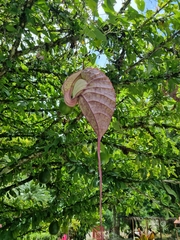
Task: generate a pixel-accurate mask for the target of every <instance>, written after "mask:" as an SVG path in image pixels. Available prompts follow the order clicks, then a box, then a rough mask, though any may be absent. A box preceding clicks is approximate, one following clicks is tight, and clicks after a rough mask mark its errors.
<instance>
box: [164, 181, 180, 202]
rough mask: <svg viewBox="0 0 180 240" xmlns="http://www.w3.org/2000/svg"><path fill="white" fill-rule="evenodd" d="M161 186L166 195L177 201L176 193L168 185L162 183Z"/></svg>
mask: <svg viewBox="0 0 180 240" xmlns="http://www.w3.org/2000/svg"><path fill="white" fill-rule="evenodd" d="M163 186H164V188H165V190H166V191H167V193H168V194H170V195H173V196H174V197H175V198H176V199H178V196H177V194H176V192H175V191H174V190H173V189H172V188H171V187H170V186H169V185H168V184H166V183H163Z"/></svg>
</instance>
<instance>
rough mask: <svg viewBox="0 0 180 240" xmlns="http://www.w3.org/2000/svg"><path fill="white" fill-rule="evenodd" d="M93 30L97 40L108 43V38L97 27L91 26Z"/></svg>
mask: <svg viewBox="0 0 180 240" xmlns="http://www.w3.org/2000/svg"><path fill="white" fill-rule="evenodd" d="M91 28H92V31H93V33H94V34H95V36H96V38H97V39H99V40H102V41H106V36H105V35H104V34H103V33H102V32H101V31H100V30H99V29H98V28H96V27H95V26H91Z"/></svg>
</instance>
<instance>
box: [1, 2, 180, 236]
mask: <svg viewBox="0 0 180 240" xmlns="http://www.w3.org/2000/svg"><path fill="white" fill-rule="evenodd" d="M59 2H60V1H58V0H54V1H51V0H36V1H35V0H25V1H24V0H19V1H13V0H3V1H2V3H1V4H0V45H1V47H0V223H1V224H2V225H3V228H1V229H0V235H1V236H2V238H3V239H4V240H6V239H13V238H14V239H17V238H18V237H19V239H22V237H23V236H26V235H28V234H31V233H32V232H38V231H39V232H44V231H47V232H48V228H49V225H50V223H51V222H52V221H58V223H59V226H60V231H61V233H63V232H67V228H68V225H69V223H70V222H71V219H72V218H75V219H77V220H79V221H80V223H81V228H82V229H88V228H89V227H92V226H94V225H96V224H98V221H99V216H98V207H99V178H98V163H97V154H96V136H95V134H94V132H93V130H92V129H91V127H90V126H89V124H88V123H87V121H86V120H85V118H84V117H83V116H82V114H81V112H80V109H79V107H78V106H77V107H75V108H73V109H69V108H66V106H65V105H64V102H63V95H62V91H61V86H62V83H63V82H64V81H65V79H66V77H67V76H69V75H70V74H71V73H73V72H76V71H77V70H79V69H82V68H86V67H88V66H91V67H99V68H100V69H101V70H102V71H104V72H105V74H106V75H107V76H108V77H109V78H110V80H111V81H112V83H113V85H114V88H115V91H116V110H115V113H114V116H113V118H112V122H111V125H110V127H109V129H108V131H107V133H106V134H105V135H104V137H103V139H102V145H101V150H102V170H103V208H104V211H105V210H106V209H111V208H112V207H114V208H115V209H116V211H117V213H119V214H122V215H126V216H128V215H129V214H134V215H139V216H162V217H167V218H168V217H169V216H175V217H176V216H178V215H179V214H180V208H179V204H180V177H179V175H180V153H179V149H180V135H179V133H180V122H179V120H180V95H179V93H180V90H179V86H180V64H179V63H180V47H179V46H180V30H179V22H180V4H179V1H178V0H177V1H171V0H166V1H164V0H159V1H158V5H157V8H156V9H154V10H150V9H147V8H146V6H145V3H144V1H143V0H141V1H140V0H136V1H135V2H136V3H137V8H138V10H136V9H134V8H133V7H132V5H131V1H130V0H126V1H124V4H123V5H122V6H121V8H120V9H119V10H118V11H115V10H114V8H113V6H114V4H115V0H104V1H101V3H100V2H99V3H98V1H97V0H84V1H80V0H73V1H72V0H64V1H61V2H62V3H61V4H60V3H59ZM100 5H102V8H103V9H104V11H105V13H106V18H104V15H100V14H99V11H98V9H99V8H100ZM99 58H100V59H101V60H100V59H99ZM98 63H99V65H98ZM82 232H83V235H84V230H83V231H82Z"/></svg>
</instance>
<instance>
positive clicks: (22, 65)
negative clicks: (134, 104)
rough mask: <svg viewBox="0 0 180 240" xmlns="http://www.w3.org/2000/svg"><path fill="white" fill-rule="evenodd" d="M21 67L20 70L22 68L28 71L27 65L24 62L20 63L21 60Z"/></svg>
mask: <svg viewBox="0 0 180 240" xmlns="http://www.w3.org/2000/svg"><path fill="white" fill-rule="evenodd" d="M21 68H22V70H24V71H25V72H28V70H29V69H28V67H27V66H26V65H25V64H24V63H22V62H21Z"/></svg>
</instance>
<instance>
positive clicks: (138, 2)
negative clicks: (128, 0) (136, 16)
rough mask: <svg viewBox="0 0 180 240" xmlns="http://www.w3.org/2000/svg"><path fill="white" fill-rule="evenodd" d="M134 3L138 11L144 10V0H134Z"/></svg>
mask: <svg viewBox="0 0 180 240" xmlns="http://www.w3.org/2000/svg"><path fill="white" fill-rule="evenodd" d="M135 3H136V5H137V7H138V9H139V10H140V11H142V12H143V11H144V9H145V2H144V0H135Z"/></svg>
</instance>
